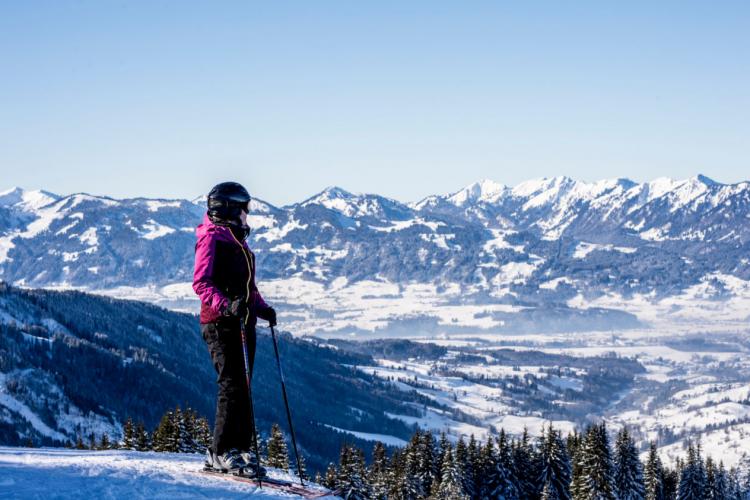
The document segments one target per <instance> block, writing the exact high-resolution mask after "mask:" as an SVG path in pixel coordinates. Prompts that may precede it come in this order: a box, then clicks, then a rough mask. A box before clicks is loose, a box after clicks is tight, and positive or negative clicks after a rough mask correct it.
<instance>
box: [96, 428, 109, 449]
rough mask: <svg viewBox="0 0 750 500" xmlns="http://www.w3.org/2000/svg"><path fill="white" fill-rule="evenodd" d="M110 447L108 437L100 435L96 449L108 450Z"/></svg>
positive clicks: (105, 434)
mask: <svg viewBox="0 0 750 500" xmlns="http://www.w3.org/2000/svg"><path fill="white" fill-rule="evenodd" d="M110 447H111V444H110V442H109V436H108V435H107V433H106V432H105V433H104V434H102V439H101V441H99V446H98V449H100V450H108V449H110Z"/></svg>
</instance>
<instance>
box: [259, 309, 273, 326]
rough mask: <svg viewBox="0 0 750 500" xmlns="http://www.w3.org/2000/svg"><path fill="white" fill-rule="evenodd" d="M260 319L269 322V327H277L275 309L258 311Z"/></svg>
mask: <svg viewBox="0 0 750 500" xmlns="http://www.w3.org/2000/svg"><path fill="white" fill-rule="evenodd" d="M258 317H259V318H260V319H264V320H266V321H268V326H276V310H275V309H274V308H273V307H266V308H265V309H261V310H260V311H258Z"/></svg>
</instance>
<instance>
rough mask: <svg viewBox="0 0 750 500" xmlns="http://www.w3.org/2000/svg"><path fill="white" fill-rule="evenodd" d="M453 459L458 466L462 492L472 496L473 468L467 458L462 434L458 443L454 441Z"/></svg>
mask: <svg viewBox="0 0 750 500" xmlns="http://www.w3.org/2000/svg"><path fill="white" fill-rule="evenodd" d="M453 460H454V461H455V463H456V466H457V467H458V470H459V474H460V476H461V485H462V487H463V490H464V492H466V494H467V495H468V496H469V497H473V495H474V480H473V478H474V470H473V467H472V463H471V461H470V460H469V449H468V447H467V446H466V442H465V441H464V438H463V436H461V437H460V438H459V439H458V443H456V450H455V453H454V455H453Z"/></svg>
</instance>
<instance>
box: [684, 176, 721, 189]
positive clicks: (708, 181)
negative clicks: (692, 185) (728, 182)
mask: <svg viewBox="0 0 750 500" xmlns="http://www.w3.org/2000/svg"><path fill="white" fill-rule="evenodd" d="M690 180H691V181H692V182H699V183H701V184H705V185H706V186H723V185H724V184H722V183H721V182H717V181H715V180H713V179H711V178H710V177H706V176H705V175H703V174H698V175H696V176H694V177H691V178H690Z"/></svg>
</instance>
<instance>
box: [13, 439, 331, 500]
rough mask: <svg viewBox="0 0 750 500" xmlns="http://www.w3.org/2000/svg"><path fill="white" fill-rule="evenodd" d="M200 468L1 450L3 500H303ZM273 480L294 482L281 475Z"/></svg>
mask: <svg viewBox="0 0 750 500" xmlns="http://www.w3.org/2000/svg"><path fill="white" fill-rule="evenodd" d="M202 466H203V457H202V456H200V455H188V454H176V453H156V452H137V451H124V450H107V451H88V450H68V449H61V448H60V449H59V448H11V447H0V498H8V499H30V498H39V499H45V500H49V499H68V498H71V499H72V498H76V499H78V498H84V497H88V498H92V499H103V498H112V499H115V498H128V499H129V500H136V499H165V500H166V499H181V498H212V499H213V498H217V499H223V498H248V497H250V498H258V499H266V498H273V499H279V498H300V497H299V496H297V495H291V494H288V493H284V492H280V491H273V490H270V489H268V488H262V489H258V488H257V487H256V486H255V485H252V484H245V483H240V482H238V481H232V480H231V479H223V478H213V477H208V476H205V475H201V474H199V473H198V471H199V470H200V468H201V467H202ZM270 475H271V476H272V477H279V478H283V479H292V477H291V476H288V475H286V474H284V473H283V472H277V471H272V472H271V473H270ZM325 498H327V499H335V498H337V497H334V496H328V497H325Z"/></svg>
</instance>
